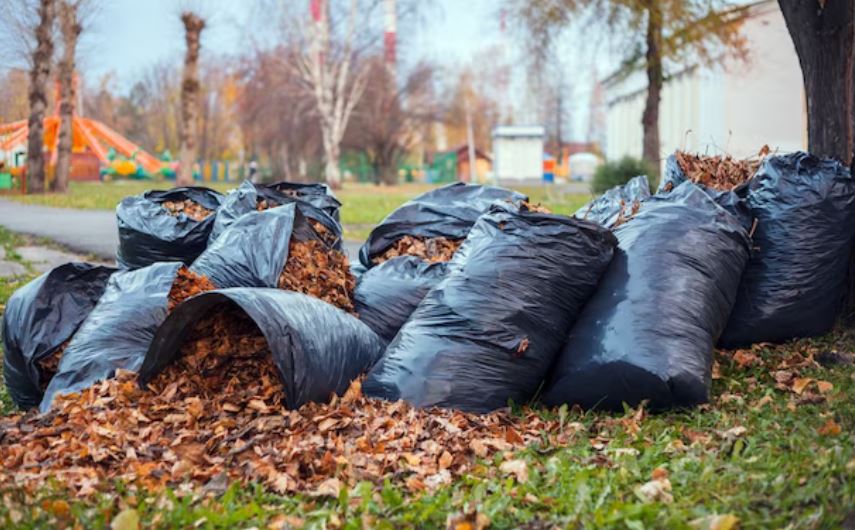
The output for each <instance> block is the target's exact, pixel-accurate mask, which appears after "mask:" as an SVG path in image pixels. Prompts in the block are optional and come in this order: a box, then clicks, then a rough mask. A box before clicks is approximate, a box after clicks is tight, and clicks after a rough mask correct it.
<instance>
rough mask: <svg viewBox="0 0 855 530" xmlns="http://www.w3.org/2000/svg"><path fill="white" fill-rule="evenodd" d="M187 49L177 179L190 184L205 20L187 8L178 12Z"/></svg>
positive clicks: (193, 161)
mask: <svg viewBox="0 0 855 530" xmlns="http://www.w3.org/2000/svg"><path fill="white" fill-rule="evenodd" d="M181 21H182V22H183V23H184V37H185V40H186V41H187V53H186V55H185V56H184V78H183V80H182V82H181V134H180V137H181V154H180V160H181V166H180V171H179V173H178V177H177V179H176V180H177V182H176V184H178V185H179V186H189V185H192V184H193V164H194V163H195V162H196V157H197V152H196V148H197V146H196V143H197V138H196V136H197V131H196V125H197V124H196V121H197V119H198V116H199V50H200V49H201V47H202V44H201V35H202V30H203V29H205V21H204V20H203V19H201V18H199V17H198V16H197V15H195V14H193V13H190V12H187V13H184V14H182V15H181Z"/></svg>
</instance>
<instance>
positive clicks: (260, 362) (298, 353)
mask: <svg viewBox="0 0 855 530" xmlns="http://www.w3.org/2000/svg"><path fill="white" fill-rule="evenodd" d="M383 347H384V343H383V342H382V341H381V340H380V338H379V337H378V336H377V335H376V334H375V333H374V332H373V331H371V330H370V329H369V328H368V327H367V326H366V325H365V324H363V323H362V322H360V321H359V320H357V319H356V318H355V317H353V316H352V315H348V314H347V313H345V312H344V311H341V310H339V309H336V308H335V307H332V306H331V305H330V304H327V303H324V302H322V301H320V300H318V299H315V298H313V297H310V296H306V295H303V294H301V293H293V292H285V291H281V290H279V289H247V288H237V289H224V290H220V291H213V292H210V293H205V294H203V295H200V296H197V297H195V298H193V299H192V300H189V301H187V302H186V303H184V304H182V305H181V306H180V307H178V308H177V309H176V310H175V311H174V312H173V313H172V314H171V315H170V316H169V318H167V319H166V321H165V322H164V323H163V326H161V328H160V329H159V330H158V332H157V336H156V337H155V338H154V340H153V341H152V343H151V347H150V348H149V350H148V353H147V354H146V356H145V361H144V362H143V363H142V367H141V369H140V373H139V380H140V383H141V384H142V385H146V384H148V383H149V382H151V381H153V380H155V379H156V378H157V377H158V376H159V375H160V377H161V379H164V376H166V377H165V381H164V383H166V384H169V383H177V384H178V385H179V386H181V385H184V384H185V381H189V382H190V383H191V384H193V385H194V386H195V387H196V388H197V389H206V388H207V389H209V390H210V392H216V393H221V394H223V392H224V388H223V387H224V385H225V384H231V385H232V386H233V387H234V388H233V390H229V391H225V393H224V394H223V395H224V396H225V397H226V399H229V393H230V392H235V393H246V392H254V391H256V390H258V393H257V395H258V396H265V395H267V393H269V391H270V389H267V392H266V391H265V389H264V386H265V385H264V382H265V381H278V382H279V383H280V385H279V388H274V389H273V391H279V390H280V389H281V395H280V396H279V398H278V401H279V402H281V404H283V405H285V406H287V407H288V408H290V409H296V408H298V407H300V406H301V405H303V404H305V403H308V402H325V401H327V400H328V399H329V398H330V397H331V396H332V394H333V393H336V394H339V395H341V394H342V393H344V391H345V390H347V388H348V386H349V385H350V383H351V381H353V380H354V379H356V378H357V377H359V376H360V375H361V374H362V373H364V372H365V371H367V370H368V369H369V368H371V366H372V365H373V364H374V363H375V362H376V361H377V359H378V358H379V357H380V355H381V354H382V352H383ZM237 381H240V382H239V383H236V382H237ZM268 386H269V385H268ZM234 399H235V400H236V401H240V399H239V396H238V395H235V396H234ZM274 405H275V403H274Z"/></svg>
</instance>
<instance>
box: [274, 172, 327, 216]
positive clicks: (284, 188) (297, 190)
mask: <svg viewBox="0 0 855 530" xmlns="http://www.w3.org/2000/svg"><path fill="white" fill-rule="evenodd" d="M265 187H266V188H267V189H271V190H274V191H277V192H279V193H281V194H283V195H287V196H290V197H294V198H296V199H300V200H301V201H305V202H307V203H309V204H311V205H312V206H314V207H315V208H318V209H319V210H323V211H324V212H326V213H327V214H328V215H329V216H330V217H332V218H333V219H335V220H336V222H341V219H340V218H339V215H340V214H339V210H340V209H341V202H339V200H338V199H336V198H335V195H333V194H332V191H330V188H329V186H327V185H326V184H321V183H313V184H302V183H299V182H288V181H285V180H283V181H280V182H275V183H273V184H268V185H267V186H265Z"/></svg>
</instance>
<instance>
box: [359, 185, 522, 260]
mask: <svg viewBox="0 0 855 530" xmlns="http://www.w3.org/2000/svg"><path fill="white" fill-rule="evenodd" d="M526 200H528V198H527V197H526V196H525V195H522V194H520V193H517V192H515V191H511V190H507V189H504V188H499V187H495V186H482V185H480V184H463V183H462V182H458V183H456V184H449V185H448V186H443V187H442V188H437V189H435V190H431V191H429V192H427V193H423V194H422V195H419V196H418V197H416V198H415V199H412V200H410V201H408V202H406V203H404V204H403V205H402V206H401V207H399V208H398V209H396V210H395V211H393V212H392V213H390V214H389V215H388V216H387V217H386V218H385V219H384V220H383V221H382V222H381V223H380V224H379V225H377V226H376V227H375V228H374V230H372V231H371V234H370V235H369V236H368V239H367V240H366V241H365V244H364V245H362V248H361V249H360V250H359V260H360V261H361V262H362V264H363V265H365V266H366V267H367V268H369V269H370V268H371V267H374V266H375V265H379V264H380V263H383V262H384V261H388V260H390V259H392V258H395V257H398V256H417V257H420V258H422V259H424V260H426V261H432V262H441V261H448V260H450V259H451V256H452V255H453V254H454V252H455V251H456V250H457V248H458V247H459V246H460V244H461V243H462V242H463V240H464V239H466V236H467V235H468V234H469V230H470V229H471V228H472V225H474V224H475V221H477V220H478V217H480V216H481V214H483V213H484V212H486V211H487V210H488V209H489V208H490V206H491V205H492V204H493V203H494V202H496V201H501V202H517V201H526Z"/></svg>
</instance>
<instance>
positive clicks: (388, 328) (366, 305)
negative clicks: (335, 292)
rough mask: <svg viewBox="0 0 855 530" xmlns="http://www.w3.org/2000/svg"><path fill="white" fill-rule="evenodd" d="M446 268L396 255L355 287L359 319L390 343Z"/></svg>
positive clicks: (365, 274) (364, 274)
mask: <svg viewBox="0 0 855 530" xmlns="http://www.w3.org/2000/svg"><path fill="white" fill-rule="evenodd" d="M447 269H448V264H447V263H428V262H426V261H423V260H421V259H419V258H417V257H414V256H399V257H397V258H393V259H391V260H389V261H387V262H385V263H382V264H380V265H377V266H375V267H373V268H371V269H369V270H368V271H366V272H364V273H363V274H362V275H361V277H360V278H359V283H357V284H356V292H355V302H356V313H357V314H358V315H359V319H360V320H361V321H363V322H365V323H366V324H367V325H368V327H370V328H371V329H373V330H374V331H375V332H376V333H377V334H378V335H380V337H381V338H382V339H383V340H385V341H386V342H391V341H392V339H394V338H395V335H397V334H398V330H399V329H401V326H403V325H404V323H405V322H406V321H407V320H408V319H409V318H410V315H411V314H412V313H413V311H415V310H416V307H418V305H419V303H421V301H422V299H424V297H425V295H426V294H427V293H428V291H430V290H431V289H433V288H434V287H435V286H436V285H437V284H438V283H439V282H440V281H441V280H442V279H443V278H444V277H445V275H446V272H447Z"/></svg>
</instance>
